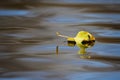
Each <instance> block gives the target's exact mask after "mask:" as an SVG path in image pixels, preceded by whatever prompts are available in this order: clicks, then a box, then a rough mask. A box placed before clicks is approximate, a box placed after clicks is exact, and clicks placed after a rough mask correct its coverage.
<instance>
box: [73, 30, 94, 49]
mask: <svg viewBox="0 0 120 80" xmlns="http://www.w3.org/2000/svg"><path fill="white" fill-rule="evenodd" d="M74 40H75V42H76V44H77V46H78V47H80V48H82V47H84V48H88V47H92V46H93V45H94V44H95V37H94V36H93V35H92V34H90V33H89V32H87V31H80V32H78V33H77V35H76V37H74Z"/></svg>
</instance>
